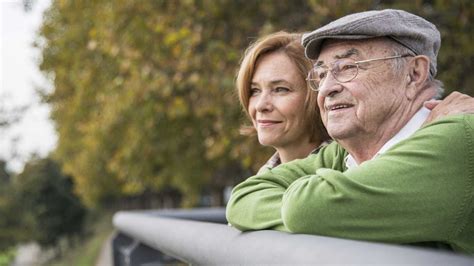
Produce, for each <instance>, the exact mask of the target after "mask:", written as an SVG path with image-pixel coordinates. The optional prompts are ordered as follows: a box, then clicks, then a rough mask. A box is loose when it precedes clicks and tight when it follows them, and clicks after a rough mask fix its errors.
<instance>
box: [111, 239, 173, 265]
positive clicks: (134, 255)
mask: <svg viewBox="0 0 474 266" xmlns="http://www.w3.org/2000/svg"><path fill="white" fill-rule="evenodd" d="M112 249H113V263H114V266H138V265H140V266H145V265H169V264H177V263H180V261H178V260H176V259H175V258H173V257H171V256H168V255H166V254H163V253H162V252H160V251H159V250H156V249H153V248H151V247H149V246H147V245H145V244H142V243H140V242H139V241H138V240H136V239H133V238H130V237H128V236H126V235H124V234H121V233H117V234H116V235H115V236H114V238H113V240H112Z"/></svg>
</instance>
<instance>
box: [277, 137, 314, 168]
mask: <svg viewBox="0 0 474 266" xmlns="http://www.w3.org/2000/svg"><path fill="white" fill-rule="evenodd" d="M319 145H321V142H312V143H305V144H302V145H299V146H294V145H293V146H290V147H275V149H276V150H277V152H278V155H279V156H280V161H281V163H287V162H290V161H293V160H295V159H302V158H306V157H307V156H308V155H309V154H310V153H311V152H312V151H313V150H314V149H316V148H317V147H319Z"/></svg>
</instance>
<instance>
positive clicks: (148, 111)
mask: <svg viewBox="0 0 474 266" xmlns="http://www.w3.org/2000/svg"><path fill="white" fill-rule="evenodd" d="M384 8H399V9H404V10H407V11H409V12H412V13H415V14H418V15H420V16H422V17H424V18H426V19H427V20H429V21H431V22H433V23H434V24H435V25H436V26H437V27H438V29H439V30H440V32H441V36H442V46H441V50H440V53H439V57H438V79H440V80H442V81H443V82H444V84H445V88H446V91H447V93H446V94H448V93H449V92H451V91H453V90H456V91H461V92H463V93H466V94H469V95H471V96H474V88H473V84H474V75H472V73H471V71H472V70H473V68H472V64H473V62H474V60H473V56H474V45H472V36H473V35H474V34H473V27H472V26H471V20H472V17H473V11H474V4H473V2H472V1H470V0H458V1H448V0H446V1H443V0H437V1H435V0H433V1H418V0H413V1H374V0H372V1H369V0H353V1H342V0H326V1H319V0H295V1H270V0H268V1H266V0H261V1H256V0H255V1H253V0H251V1H241V0H233V1H232V0H218V1H215V0H201V1H199V0H179V1H172V0H156V1H146V0H143V1H132V0H115V1H112V0H97V1H85V0H51V1H50V0H6V1H2V2H1V23H2V24H1V48H2V49H1V51H2V53H1V71H0V72H1V76H0V79H1V87H0V145H1V146H0V265H9V264H10V263H11V262H12V261H13V260H14V257H15V255H18V254H19V253H21V252H22V251H21V250H22V249H21V248H22V247H24V245H25V243H35V244H34V245H36V246H39V247H41V250H42V253H43V258H42V259H41V263H45V264H54V265H57V264H62V263H64V265H71V264H68V263H71V262H74V263H76V265H94V263H95V259H96V258H97V256H98V254H99V250H100V248H101V245H102V243H103V242H104V240H105V239H107V236H108V235H109V234H110V233H111V232H112V230H113V229H112V226H111V223H110V217H111V214H113V213H114V212H115V211H117V210H123V209H150V208H155V209H158V208H191V207H205V206H206V207H207V206H225V202H226V200H227V198H228V195H229V193H230V189H231V188H232V186H233V185H235V184H236V183H238V182H240V181H242V180H243V179H244V178H245V177H248V176H250V175H251V174H252V173H254V172H255V170H257V169H258V167H259V166H260V165H262V164H263V163H264V162H265V161H266V159H268V157H269V156H270V155H271V154H272V153H273V150H272V149H268V148H263V147H261V146H260V145H259V144H258V142H257V141H256V138H249V137H243V136H240V135H239V127H240V125H241V124H242V123H244V122H245V121H246V118H245V116H244V114H243V112H242V111H241V108H240V106H239V104H238V98H237V95H236V93H235V91H234V79H235V76H236V72H237V69H238V65H239V60H240V58H241V56H242V54H243V52H244V50H245V48H246V47H247V46H248V45H249V44H250V43H251V42H252V41H254V40H255V39H256V38H258V37H260V36H262V35H264V34H268V33H271V32H274V31H279V30H286V31H297V32H304V31H311V30H314V29H316V28H317V27H319V26H322V25H324V24H326V23H328V22H329V21H331V20H334V19H337V18H339V17H341V16H344V15H346V14H348V13H353V12H359V11H365V10H370V9H384ZM39 73H40V74H39ZM18 245H20V246H18ZM22 245H23V246H22ZM19 247H20V248H19ZM44 254H47V255H44Z"/></svg>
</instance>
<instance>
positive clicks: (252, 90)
mask: <svg viewBox="0 0 474 266" xmlns="http://www.w3.org/2000/svg"><path fill="white" fill-rule="evenodd" d="M259 92H260V89H257V88H251V89H250V96H252V95H255V94H257V93H259Z"/></svg>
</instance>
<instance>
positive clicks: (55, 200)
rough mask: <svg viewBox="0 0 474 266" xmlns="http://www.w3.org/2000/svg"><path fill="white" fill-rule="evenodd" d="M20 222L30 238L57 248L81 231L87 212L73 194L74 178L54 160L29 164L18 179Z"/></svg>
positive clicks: (43, 160) (40, 160)
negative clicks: (61, 241) (62, 241)
mask: <svg viewBox="0 0 474 266" xmlns="http://www.w3.org/2000/svg"><path fill="white" fill-rule="evenodd" d="M14 185H15V188H16V191H17V199H18V201H19V203H20V204H21V207H22V208H21V209H19V210H18V213H20V214H22V215H21V216H20V217H22V218H23V219H19V220H20V221H23V223H25V225H26V226H27V228H29V229H30V235H28V238H29V239H31V240H35V241H37V242H38V243H39V244H40V245H42V246H54V245H56V244H57V242H58V240H59V239H60V238H62V237H70V236H73V235H77V234H80V233H81V232H82V226H83V221H84V217H85V209H84V207H83V206H82V205H81V204H80V202H79V199H78V198H77V197H76V196H75V195H74V194H73V191H72V189H73V183H72V179H71V178H70V177H68V176H64V175H63V174H62V173H61V170H60V167H59V165H58V164H57V163H56V162H54V161H53V160H51V159H38V160H32V161H30V162H28V163H27V164H26V166H25V169H24V170H23V172H22V173H21V174H19V175H18V176H16V177H15V184H14Z"/></svg>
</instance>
